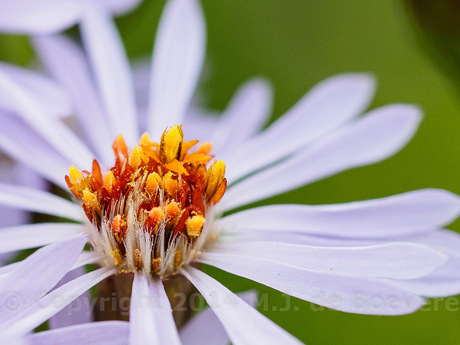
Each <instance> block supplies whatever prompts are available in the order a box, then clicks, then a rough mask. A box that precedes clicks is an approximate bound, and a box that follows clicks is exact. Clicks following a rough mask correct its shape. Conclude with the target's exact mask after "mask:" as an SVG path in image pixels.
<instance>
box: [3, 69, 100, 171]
mask: <svg viewBox="0 0 460 345" xmlns="http://www.w3.org/2000/svg"><path fill="white" fill-rule="evenodd" d="M0 90H1V95H2V97H1V99H6V98H7V99H9V100H10V102H11V103H9V104H10V105H11V104H14V105H15V107H16V109H14V110H15V113H17V114H18V115H19V116H21V117H22V119H23V120H24V121H26V122H27V123H28V124H29V125H30V126H31V127H32V128H33V129H34V130H35V131H37V133H39V134H40V135H41V136H42V137H43V138H44V139H46V140H47V141H48V142H49V143H50V144H51V145H53V148H54V149H55V150H56V151H58V152H60V153H61V154H62V155H63V156H64V157H66V158H67V159H68V160H70V161H72V162H74V164H75V165H76V166H81V167H87V166H91V163H92V160H93V156H94V155H93V154H92V153H91V152H90V151H89V150H88V148H87V147H86V146H85V144H84V143H83V142H82V141H81V140H80V139H79V138H78V137H77V136H76V135H75V133H73V132H72V131H71V130H70V129H69V128H68V127H67V126H65V125H64V124H63V123H62V122H61V121H56V119H54V118H50V117H49V116H47V115H46V113H44V112H43V111H42V110H41V109H40V107H39V106H38V105H37V104H36V102H34V98H33V97H31V95H30V94H29V93H28V92H27V91H28V90H26V89H24V88H23V87H21V85H20V84H19V83H18V82H17V81H15V80H14V79H12V78H10V76H8V75H7V74H6V73H5V72H4V71H3V69H2V68H1V66H0Z"/></svg>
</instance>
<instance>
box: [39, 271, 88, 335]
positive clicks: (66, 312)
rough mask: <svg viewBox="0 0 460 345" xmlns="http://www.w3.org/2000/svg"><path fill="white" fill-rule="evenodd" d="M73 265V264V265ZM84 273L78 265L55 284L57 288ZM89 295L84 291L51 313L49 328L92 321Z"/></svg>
mask: <svg viewBox="0 0 460 345" xmlns="http://www.w3.org/2000/svg"><path fill="white" fill-rule="evenodd" d="M74 266H75V265H74ZM85 273H86V270H85V268H84V267H81V266H80V267H78V268H76V269H73V270H71V271H69V272H68V273H67V274H66V275H65V276H64V277H63V278H62V279H61V280H60V281H59V283H58V284H57V285H56V287H55V288H58V287H60V286H62V285H64V284H67V283H68V282H70V281H72V280H74V279H76V278H78V277H81V276H83V275H84V274H85ZM91 306H92V304H91V295H90V293H89V291H85V292H84V293H83V294H82V295H81V296H79V297H78V298H77V299H75V300H74V301H72V303H70V304H69V305H68V306H67V307H65V308H64V309H62V310H61V311H59V312H57V313H56V314H55V315H53V316H52V317H51V318H50V319H49V321H48V325H49V327H50V329H57V328H63V327H68V326H75V325H79V324H85V323H90V322H92V321H93V313H92V312H93V311H92V310H91Z"/></svg>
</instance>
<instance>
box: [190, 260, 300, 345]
mask: <svg viewBox="0 0 460 345" xmlns="http://www.w3.org/2000/svg"><path fill="white" fill-rule="evenodd" d="M181 273H182V274H183V275H185V276H186V277H187V279H188V280H190V281H191V282H192V284H193V285H195V287H196V288H197V289H198V291H200V293H201V294H202V295H203V297H204V298H205V299H206V301H207V302H208V304H209V306H210V307H211V308H212V310H213V311H214V313H216V315H217V317H218V318H219V320H220V321H221V322H222V325H223V326H224V328H225V329H226V331H227V333H228V335H229V337H230V339H231V340H232V343H233V344H234V345H242V344H248V345H249V344H251V345H252V344H273V345H275V344H301V342H300V341H298V340H297V339H296V338H294V337H293V336H292V335H290V334H289V333H287V332H286V331H285V330H283V329H282V328H281V327H279V326H278V325H276V324H275V323H273V322H272V321H270V320H269V319H267V318H266V317H265V316H263V315H262V314H260V313H259V312H258V311H257V310H256V309H254V308H252V307H251V306H249V305H248V304H246V302H244V301H243V300H242V299H241V298H239V297H238V296H237V295H235V294H234V293H233V292H231V291H230V290H228V289H227V288H226V287H225V286H223V285H221V284H220V283H219V282H218V281H216V280H214V279H213V278H211V277H210V276H208V275H207V274H205V273H203V272H201V271H199V270H197V269H196V268H193V267H188V268H187V270H186V271H185V270H182V271H181Z"/></svg>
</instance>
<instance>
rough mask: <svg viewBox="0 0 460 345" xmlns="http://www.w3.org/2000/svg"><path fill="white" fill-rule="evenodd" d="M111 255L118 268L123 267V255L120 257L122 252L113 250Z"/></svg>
mask: <svg viewBox="0 0 460 345" xmlns="http://www.w3.org/2000/svg"><path fill="white" fill-rule="evenodd" d="M110 255H111V256H112V258H113V261H114V262H115V265H116V266H121V265H123V259H122V257H121V255H120V251H119V250H118V249H115V250H112V251H111V252H110Z"/></svg>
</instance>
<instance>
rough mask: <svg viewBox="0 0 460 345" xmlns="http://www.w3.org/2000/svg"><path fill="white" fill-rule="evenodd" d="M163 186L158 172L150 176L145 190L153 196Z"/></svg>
mask: <svg viewBox="0 0 460 345" xmlns="http://www.w3.org/2000/svg"><path fill="white" fill-rule="evenodd" d="M160 185H161V177H160V175H158V174H157V173H156V172H153V173H151V174H149V176H148V177H147V181H146V182H145V188H146V189H147V191H148V192H149V193H150V194H153V193H155V192H156V191H157V189H158V187H159V186H160Z"/></svg>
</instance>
